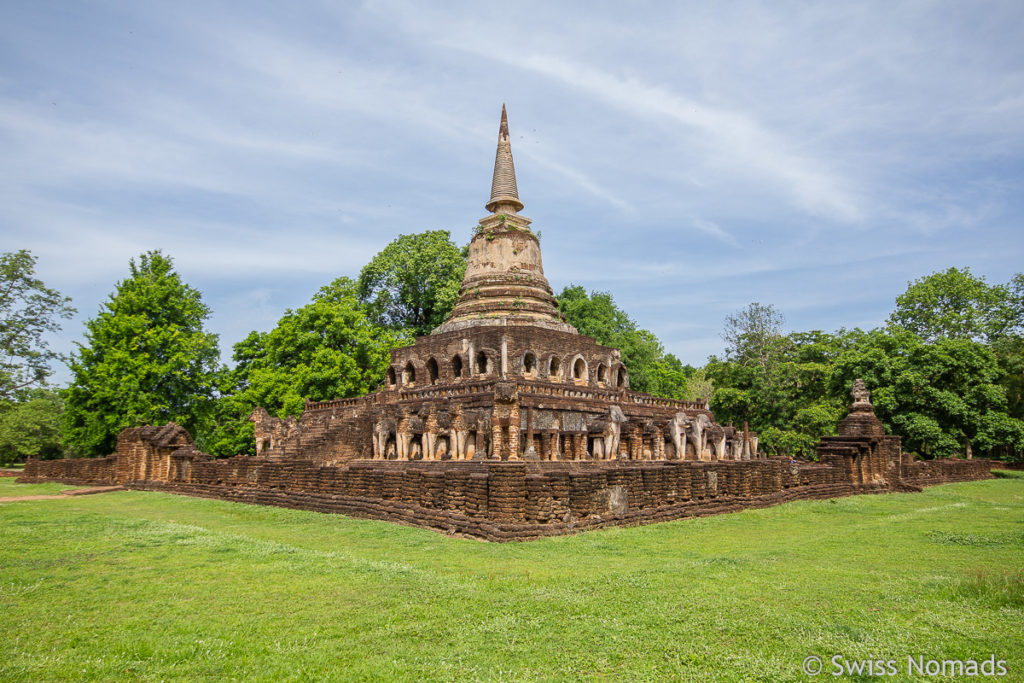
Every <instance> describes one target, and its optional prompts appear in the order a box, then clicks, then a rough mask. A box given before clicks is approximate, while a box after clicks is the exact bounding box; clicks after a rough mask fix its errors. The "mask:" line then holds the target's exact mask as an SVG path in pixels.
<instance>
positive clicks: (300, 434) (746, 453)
mask: <svg viewBox="0 0 1024 683" xmlns="http://www.w3.org/2000/svg"><path fill="white" fill-rule="evenodd" d="M486 208H487V210H488V211H490V215H488V216H487V217H486V218H484V219H482V220H481V221H480V223H479V225H478V226H477V228H476V233H475V234H474V235H473V239H472V241H471V242H470V245H469V259H468V263H467V266H466V275H465V277H464V278H463V281H462V287H461V289H460V293H459V298H458V301H457V302H456V304H455V307H454V308H453V309H452V312H451V314H450V315H449V316H448V319H447V320H446V321H445V322H444V324H442V325H441V326H440V327H438V328H437V329H435V330H434V331H433V332H432V333H431V334H430V335H428V336H425V337H420V338H419V339H417V340H416V343H415V344H414V345H413V346H409V347H406V348H400V349H395V350H394V351H392V352H391V364H390V366H389V367H388V369H387V375H386V377H385V378H384V383H383V386H382V388H381V389H380V391H378V392H376V393H374V394H371V395H369V396H363V397H360V398H354V399H342V400H335V401H324V402H320V403H313V402H309V403H307V404H306V409H305V412H304V413H303V415H302V418H301V419H300V420H298V421H294V420H293V421H282V420H277V419H273V418H270V416H269V415H267V414H266V413H265V411H261V410H257V411H256V413H255V414H254V415H253V418H252V419H253V420H254V421H255V423H256V440H257V452H258V453H259V454H260V455H265V456H268V457H271V458H288V457H306V458H312V459H313V460H314V461H316V462H318V463H320V464H325V465H333V464H338V463H340V462H344V461H347V460H353V459H360V458H364V459H375V460H403V461H404V460H424V461H444V460H484V459H490V460H503V461H508V460H513V461H514V460H536V461H553V462H554V461H591V460H594V461H601V460H620V459H621V460H703V461H711V460H749V459H751V458H754V457H757V435H756V434H754V433H752V432H750V431H748V430H745V429H744V430H738V429H735V428H733V427H723V426H721V425H718V424H716V423H715V422H714V418H713V415H712V414H711V412H710V411H709V410H708V406H707V403H706V402H704V401H675V400H671V399H665V398H655V397H653V396H650V395H647V394H640V393H636V392H633V391H630V389H629V368H627V367H626V366H625V365H624V364H623V363H622V359H621V354H620V352H619V350H618V349H613V348H609V347H607V346H601V345H600V344H598V343H596V342H595V341H594V340H593V339H592V338H590V337H586V336H584V335H581V334H580V333H579V332H577V331H576V328H574V327H573V326H572V325H570V324H569V323H567V322H566V321H565V318H564V317H563V316H562V314H561V313H560V312H559V310H558V306H557V303H556V301H555V297H554V296H553V294H552V291H551V286H550V285H549V284H548V281H547V278H545V277H544V266H543V264H542V262H541V253H540V242H539V240H538V239H537V236H536V235H535V234H534V233H533V232H532V231H531V230H530V219H529V218H526V217H524V216H522V215H521V214H520V213H519V212H520V211H521V210H522V209H523V203H522V201H520V199H519V192H518V190H517V187H516V175H515V167H514V165H513V161H512V150H511V146H510V144H509V133H508V119H507V117H506V114H505V109H504V107H503V108H502V112H501V126H500V129H499V133H498V151H497V156H496V159H495V162H494V177H493V181H492V183H491V198H490V200H489V201H488V202H487V204H486Z"/></svg>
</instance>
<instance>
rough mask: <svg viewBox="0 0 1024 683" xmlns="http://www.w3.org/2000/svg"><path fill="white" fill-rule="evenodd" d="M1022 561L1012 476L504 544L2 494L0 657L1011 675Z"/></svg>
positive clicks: (244, 511)
mask: <svg viewBox="0 0 1024 683" xmlns="http://www.w3.org/2000/svg"><path fill="white" fill-rule="evenodd" d="M4 490H6V488H5V489H4ZM1022 567H1024V478H1021V477H1020V476H1012V477H1008V478H1003V479H997V480H991V481H984V482H973V483H965V484H952V485H947V486H939V487H933V488H930V489H927V490H926V491H925V492H924V493H920V494H894V495H884V496H858V497H854V498H843V499H837V500H830V501H814V502H798V503H791V504H788V505H783V506H779V507H774V508H767V509H763V510H754V511H749V512H743V513H740V514H733V515H722V516H717V517H709V518H704V519H696V520H686V521H679V522H672V523H667V524H658V525H651V526H645V527H637V528H630V529H610V530H604V531H597V532H590V533H586V534H581V535H577V536H570V537H560V538H551V539H546V540H541V541H534V542H530V543H516V544H491V543H483V542H479V541H472V540H464V539H456V538H449V537H446V536H443V535H440V534H437V533H434V532H430V531H423V530H419V529H413V528H409V527H403V526H397V525H391V524H387V523H384V522H375V521H362V520H354V519H349V518H346V517H342V516H338V515H322V514H316V513H311V512H301V511H293V510H284V509H277V508H270V507H256V506H247V505H240V504H234V503H226V502H220V501H210V500H201V499H195V498H186V497H179V496H172V495H166V494H159V493H147V492H134V491H132V492H119V493H108V494H102V495H95V496H81V497H75V498H70V499H67V500H46V501H37V502H20V503H9V504H0V642H2V643H3V651H2V655H0V679H2V680H26V681H37V680H61V679H94V680H107V679H119V678H120V679H132V680H135V679H142V680H158V679H168V678H187V679H210V680H214V679H215V680H221V679H262V680H278V679H285V680H409V681H419V680H465V679H484V680H552V681H560V680H566V679H575V678H585V679H597V680H609V681H611V680H614V681H620V680H621V681H627V680H629V681H632V680H692V681H705V680H729V681H747V680H749V681H776V680H781V681H785V680H810V679H809V678H808V677H807V676H805V675H804V674H802V673H801V671H800V667H801V662H802V661H803V660H804V658H805V657H807V656H809V655H818V656H821V657H823V658H824V659H825V672H824V673H823V675H822V676H820V677H819V678H823V679H828V680H834V679H833V677H832V676H830V675H828V673H829V672H830V671H831V664H830V663H829V661H828V660H829V659H830V658H831V657H832V656H833V655H836V654H840V655H843V656H844V657H845V658H846V659H847V660H850V661H853V660H857V659H868V658H871V659H878V658H881V659H895V660H897V661H898V662H899V666H900V668H901V670H902V671H905V670H906V657H907V656H908V655H911V656H917V655H923V656H925V658H926V659H928V658H935V659H944V658H945V659H961V660H964V659H969V658H974V659H978V660H980V659H983V658H987V657H988V656H989V655H990V654H995V655H996V657H997V659H1005V660H1007V665H1006V666H1007V668H1008V669H1009V674H1008V675H1007V676H1006V677H1003V678H1002V679H1000V680H1018V681H1019V680H1024V639H1022V635H1024V574H1022ZM862 680H878V679H875V678H872V677H869V676H864V677H863V678H862ZM885 680H893V679H892V678H887V679H885ZM896 680H900V678H899V677H897V678H896ZM936 680H942V679H941V678H939V679H936ZM975 680H977V679H975Z"/></svg>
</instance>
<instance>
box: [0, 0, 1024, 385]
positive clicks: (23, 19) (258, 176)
mask: <svg viewBox="0 0 1024 683" xmlns="http://www.w3.org/2000/svg"><path fill="white" fill-rule="evenodd" d="M0 6H2V11H3V21H2V22H0V146H2V149H3V154H2V155H0V179H2V181H0V231H2V234H3V251H11V250H15V249H19V248H28V249H30V250H32V252H33V253H34V254H36V255H37V257H38V259H39V263H38V272H39V275H40V276H41V277H42V278H43V279H44V281H45V282H46V283H47V284H49V285H51V286H53V287H56V288H58V289H60V290H61V291H62V292H64V293H65V294H68V295H70V296H71V297H73V299H74V303H75V305H76V306H77V307H78V309H79V315H78V317H77V318H76V319H75V320H74V321H71V322H69V323H68V324H67V325H66V326H65V329H64V332H63V333H62V334H61V336H60V338H59V339H57V340H56V341H55V346H56V347H57V348H59V349H61V350H64V351H68V350H70V349H71V348H73V342H74V341H75V340H79V339H81V334H82V330H83V327H82V321H84V320H85V319H87V318H89V317H92V316H94V315H95V314H96V312H97V311H98V308H99V305H100V304H101V302H102V301H103V300H105V298H106V297H107V295H108V294H109V293H110V292H111V291H112V290H113V287H114V284H115V282H117V281H118V280H120V279H122V278H123V277H125V275H126V274H127V270H128V260H129V259H130V258H132V257H133V256H136V255H138V254H140V253H141V252H143V251H146V250H148V249H155V248H159V249H163V250H164V252H165V253H168V254H170V255H171V256H172V257H173V258H174V260H175V263H176V265H177V268H178V270H179V272H180V273H181V275H182V276H183V278H184V279H185V280H186V281H187V282H189V283H190V284H192V285H193V286H195V287H197V288H198V289H199V290H201V291H202V292H203V295H204V299H205V301H206V302H207V303H208V304H209V305H210V307H211V308H212V309H213V316H212V318H211V320H210V323H209V326H210V328H211V329H212V331H214V332H217V333H219V334H220V340H221V347H222V351H224V355H225V357H228V356H229V355H230V347H231V345H232V344H233V343H235V342H237V341H238V340H240V339H241V338H243V337H244V336H245V334H246V333H247V332H248V331H250V330H253V329H259V330H266V329H269V328H271V327H272V326H273V325H274V323H275V322H276V321H277V319H278V318H279V317H280V316H281V314H282V313H283V311H284V310H285V309H286V308H290V307H291V308H294V307H298V306H301V305H303V304H304V303H306V302H307V301H309V299H310V297H311V295H312V294H313V293H314V292H315V291H316V289H317V288H318V287H320V286H321V285H323V284H325V283H327V282H329V281H330V280H332V279H333V278H335V277H337V276H339V275H349V276H352V277H354V276H356V275H357V274H358V271H359V268H360V267H361V266H362V265H363V264H364V263H366V262H367V261H368V260H369V259H370V258H371V257H372V256H373V255H374V254H375V253H376V252H377V251H379V250H380V249H382V248H383V247H384V246H385V245H386V244H387V243H388V242H390V241H391V240H392V239H394V238H395V237H396V236H398V235H399V234H402V233H410V232H419V231H422V230H428V229H437V228H443V229H447V230H450V231H451V232H452V235H453V238H454V239H455V241H456V242H457V243H459V244H462V243H465V242H467V241H468V240H469V237H470V235H471V230H472V227H473V225H475V223H476V221H477V220H478V219H479V218H481V217H482V216H484V215H485V213H486V212H485V211H484V209H483V204H484V203H485V202H486V200H487V198H488V194H489V190H490V174H491V169H492V164H493V159H494V145H495V142H496V139H497V126H498V117H499V113H500V110H501V105H502V103H503V102H504V103H506V104H507V105H508V112H509V122H510V128H511V133H512V149H513V153H514V155H515V159H516V169H517V172H518V180H519V190H520V196H521V197H522V199H523V201H524V203H525V204H526V208H525V210H524V211H523V213H524V215H526V216H529V217H530V218H532V219H533V220H534V227H535V228H536V229H539V230H540V231H541V232H542V233H543V240H542V247H543V252H544V260H545V271H546V274H547V276H548V279H549V280H550V281H551V284H552V286H553V287H554V288H555V290H556V291H557V290H560V289H561V288H562V287H563V286H565V285H567V284H570V283H576V284H581V285H583V286H584V287H586V288H587V289H588V290H606V291H610V292H612V294H613V295H614V296H615V298H616V300H617V301H618V303H619V304H620V305H621V306H622V307H623V308H624V309H625V310H626V311H628V312H629V313H630V314H631V315H632V316H633V317H634V318H635V319H636V321H637V322H638V323H639V324H640V325H641V326H642V327H646V328H648V329H650V330H652V331H653V332H654V333H655V334H657V335H658V336H659V337H660V338H661V339H662V341H663V342H664V343H665V346H666V348H667V350H668V351H670V352H672V353H675V354H676V355H677V356H679V357H680V358H681V359H682V360H683V361H684V362H689V363H692V364H701V363H703V362H704V360H705V359H706V357H707V356H708V355H709V354H713V353H721V351H722V348H723V343H722V340H721V338H720V337H719V332H720V330H721V328H722V322H723V319H724V318H725V316H726V315H728V314H729V313H732V312H734V311H736V310H738V309H740V308H742V307H744V306H745V305H746V304H748V303H750V302H752V301H759V302H762V303H770V304H773V305H774V306H776V307H777V308H778V309H779V310H780V311H781V312H782V313H783V314H784V315H785V316H786V321H787V328H788V329H793V330H809V329H825V330H833V329H837V328H839V327H853V326H860V327H874V326H877V325H880V324H882V323H883V321H884V320H885V318H886V317H887V316H888V314H889V312H890V311H891V310H892V307H893V303H894V300H895V298H896V296H898V295H899V294H900V293H901V292H902V291H903V290H904V289H905V288H906V285H907V282H908V281H909V280H912V279H916V278H918V277H921V276H923V275H927V274H929V273H931V272H934V271H936V270H940V269H946V268H948V267H950V266H958V267H964V266H967V267H970V268H971V269H972V271H973V272H974V273H976V274H978V275H983V276H985V277H986V278H987V279H988V280H989V281H990V282H993V283H995V282H1005V281H1006V280H1008V279H1009V278H1010V277H1011V276H1012V275H1013V273H1015V272H1020V271H1021V270H1024V265H1022V262H1024V258H1022V256H1024V249H1022V245H1024V239H1022V228H1024V225H1022V220H1021V217H1022V215H1024V41H1022V40H1021V36H1022V35H1024V3H1021V2H1019V0H1012V1H1009V2H971V3H963V2H948V3H942V2H909V3H901V2H891V1H889V2H877V3H871V2H864V3H833V2H822V3H790V2H771V3H761V2H757V3H747V2H730V3H706V2H693V3H663V2H662V3H620V2H613V3H594V2H587V3H551V2H537V3H527V2H524V3H516V2H504V3H494V4H486V3H481V2H467V3H458V2H444V3H413V2H408V3H405V2H389V1H383V2H366V3H356V2H346V3H342V2H335V3H331V2H308V3H282V2H265V3H262V2H245V3H227V2H215V1H211V0H206V1H204V2H187V1H185V2H173V3H172V2H144V3H143V2H116V1H111V2H74V3H72V2H66V0H64V1H61V2H46V1H43V0H34V1H33V2H10V1H5V2H3V3H2V5H0ZM66 377H67V373H66V371H64V370H62V371H60V372H59V373H58V375H57V379H66Z"/></svg>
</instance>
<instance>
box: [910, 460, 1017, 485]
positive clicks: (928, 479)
mask: <svg viewBox="0 0 1024 683" xmlns="http://www.w3.org/2000/svg"><path fill="white" fill-rule="evenodd" d="M999 467H1000V463H997V462H994V461H992V460H981V459H976V460H955V459H943V460H916V461H912V462H905V463H904V464H903V467H902V468H901V475H902V478H903V480H904V481H905V482H907V483H909V484H915V485H917V486H930V485H932V484H946V483H949V482H954V481H973V480H975V479H990V478H991V477H992V468H996V469H998V468H999Z"/></svg>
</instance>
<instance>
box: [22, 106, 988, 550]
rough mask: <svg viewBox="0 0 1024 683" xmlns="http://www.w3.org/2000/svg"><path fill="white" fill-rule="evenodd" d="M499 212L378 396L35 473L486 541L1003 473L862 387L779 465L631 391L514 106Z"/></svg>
mask: <svg viewBox="0 0 1024 683" xmlns="http://www.w3.org/2000/svg"><path fill="white" fill-rule="evenodd" d="M486 208H487V210H488V211H489V212H490V213H489V215H488V216H486V217H485V218H484V219H482V220H481V221H480V224H479V226H478V227H477V228H476V234H475V235H474V236H473V239H472V242H471V243H470V248H469V262H468V265H467V268H466V275H465V278H464V280H463V283H462V289H461V291H460V295H459V298H458V301H457V303H456V305H455V306H454V308H453V309H452V312H451V315H450V316H449V317H448V319H447V320H446V321H445V322H444V323H443V324H442V325H441V326H440V327H438V328H437V329H436V330H434V331H433V332H432V333H431V334H429V335H427V336H425V337H420V338H419V339H417V340H416V343H415V344H414V345H413V346H410V347H406V348H401V349H395V350H394V351H392V353H391V362H390V365H389V367H388V369H387V372H386V376H385V377H384V378H382V379H383V382H382V385H381V387H380V389H379V390H378V391H377V392H375V393H373V394H371V395H369V396H364V397H360V398H347V399H338V400H333V401H324V402H319V403H314V402H308V403H307V404H306V409H305V411H304V413H303V414H302V416H301V418H299V419H295V418H288V419H287V420H281V419H278V418H275V417H272V416H271V415H269V414H268V413H267V412H266V411H265V410H262V409H257V410H256V411H254V412H253V414H252V417H251V419H252V421H253V422H254V423H255V434H256V446H257V453H258V455H257V456H255V457H246V456H238V457H234V458H228V459H221V460H217V459H214V458H211V457H210V456H208V455H207V454H205V453H201V452H199V451H198V450H197V449H196V448H195V446H194V445H193V442H192V438H191V436H190V435H189V434H188V432H186V431H185V430H184V429H182V428H181V427H179V426H177V425H174V424H170V425H165V426H163V427H139V428H134V429H126V430H124V431H123V432H122V433H121V434H120V436H119V437H118V442H117V453H115V454H114V455H111V456H108V457H106V458H97V459H70V460H54V461H36V460H30V461H29V462H28V464H27V465H26V467H25V473H24V475H23V476H22V477H21V479H20V480H21V481H64V482H68V483H90V484H99V483H108V484H119V485H121V486H124V487H126V488H136V489H155V490H163V491H171V492H175V493H183V494H188V495H195V496H205V497H211V498H222V499H225V500H233V501H241V502H248V503H258V504H264V505H280V506H285V507H295V508H303V509H308V510H318V511H322V512H339V513H345V514H350V515H356V516H361V517H371V518H376V519H385V520H389V521H395V522H402V523H406V524H415V525H418V526H424V527H429V528H434V529H439V530H443V531H446V532H448V533H459V534H464V535H468V536H474V537H478V538H484V539H489V540H502V541H504V540H522V539H529V538H537V537H541V536H548V535H552V534H564V533H571V532H573V531H579V530H582V529H593V528H598V527H603V526H608V525H617V524H640V523H646V522H655V521H664V520H669V519H678V518H681V517H688V516H696V515H707V514H715V513H719V512H730V511H734V510H740V509H744V508H750V507H763V506H765V505H774V504H777V503H781V502H785V501H789V500H796V499H808V498H825V497H833V496H841V495H851V494H855V493H876V492H884V491H911V490H919V486H921V485H924V484H938V483H944V482H948V481H963V480H969V479H980V478H985V477H989V476H991V475H990V473H989V469H990V465H991V463H989V462H988V461H985V460H970V461H963V460H944V461H931V462H914V461H913V459H912V458H910V457H908V456H907V455H906V454H904V453H903V452H902V449H901V448H900V439H899V437H895V436H887V435H886V434H885V431H884V429H883V427H882V423H881V421H879V419H878V418H877V417H876V416H875V413H874V408H873V407H872V405H871V402H870V395H869V393H868V391H867V388H866V387H865V386H864V383H863V382H861V381H859V380H858V382H857V383H855V385H854V390H853V392H852V393H853V398H854V402H853V404H852V405H851V407H850V415H849V416H847V417H846V418H845V419H844V420H843V421H842V422H841V423H840V425H839V430H838V431H839V434H838V436H835V437H828V438H825V439H822V441H821V443H820V444H819V446H818V462H795V461H792V460H790V459H789V458H765V457H761V456H759V454H758V452H757V435H756V434H754V433H753V432H751V431H749V430H748V429H746V427H745V426H744V428H743V429H736V428H734V427H732V426H728V427H723V426H721V425H718V424H716V423H715V421H714V416H713V415H712V414H711V411H710V410H708V405H707V403H706V402H704V401H697V402H687V401H675V400H670V399H665V398H657V397H654V396H649V395H647V394H641V393H637V392H634V391H631V390H630V388H629V369H628V368H627V367H625V365H623V363H622V359H621V355H620V353H619V351H618V350H617V349H613V348H609V347H606V346H601V345H600V344H598V343H596V342H595V341H594V340H593V339H591V338H589V337H586V336H583V335H581V334H579V333H578V332H577V330H575V329H574V328H573V327H572V326H571V325H569V324H568V323H567V322H566V321H565V319H564V318H563V317H562V316H561V314H560V313H559V311H558V308H557V306H556V302H555V299H554V296H553V295H552V291H551V287H550V285H549V284H548V281H547V278H546V277H545V276H544V268H543V265H542V262H541V253H540V243H539V242H538V240H537V237H536V235H535V234H534V233H533V232H532V230H531V229H530V221H529V219H527V218H525V217H523V216H522V215H520V213H519V212H520V211H521V210H522V209H523V203H522V201H520V199H519V192H518V189H517V186H516V178H515V169H514V167H513V163H512V150H511V146H510V144H509V135H508V121H507V118H506V116H505V112H504V108H503V109H502V118H501V127H500V130H499V134H498V152H497V156H496V159H495V165H494V177H493V181H492V185H491V197H490V200H489V201H488V202H487V204H486Z"/></svg>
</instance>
